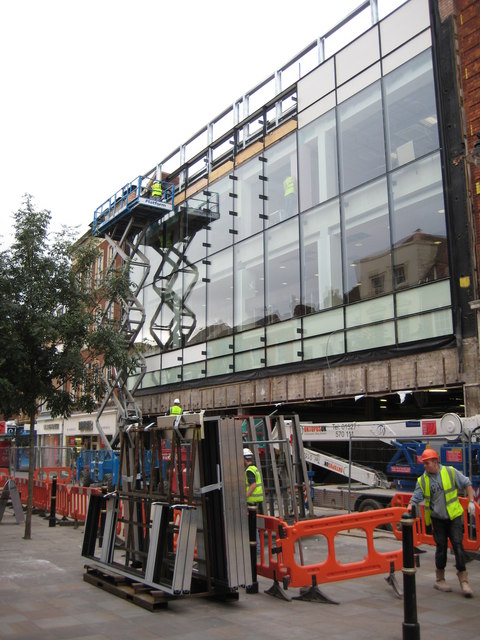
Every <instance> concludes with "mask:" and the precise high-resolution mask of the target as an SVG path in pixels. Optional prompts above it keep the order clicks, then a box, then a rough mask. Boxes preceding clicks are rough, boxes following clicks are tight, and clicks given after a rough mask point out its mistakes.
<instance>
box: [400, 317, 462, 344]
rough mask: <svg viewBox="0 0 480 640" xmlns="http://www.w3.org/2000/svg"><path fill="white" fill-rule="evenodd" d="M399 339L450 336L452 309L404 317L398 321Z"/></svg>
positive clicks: (403, 340)
mask: <svg viewBox="0 0 480 640" xmlns="http://www.w3.org/2000/svg"><path fill="white" fill-rule="evenodd" d="M397 331H398V341H399V342H400V343H402V342H414V341H415V340H426V339H427V338H436V337H437V336H448V335H450V334H451V333H452V332H453V322H452V312H451V310H450V309H445V310H443V311H437V312H433V313H424V314H423V315H418V316H412V317H410V318H404V319H403V320H399V321H398V323H397Z"/></svg>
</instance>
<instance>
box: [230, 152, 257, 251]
mask: <svg viewBox="0 0 480 640" xmlns="http://www.w3.org/2000/svg"><path fill="white" fill-rule="evenodd" d="M262 165H263V163H262V162H260V161H259V159H258V158H254V159H253V160H250V161H249V162H246V163H245V164H243V165H241V166H240V167H239V168H238V169H235V177H236V178H237V180H233V181H232V184H233V193H234V194H235V195H236V196H237V197H236V198H233V200H234V203H233V206H234V209H233V210H234V211H236V212H237V215H236V216H235V222H234V226H235V231H236V234H235V241H236V242H239V241H240V240H244V239H245V238H248V237H249V236H252V235H254V234H255V233H257V232H259V231H262V229H263V219H262V218H260V215H263V214H264V212H263V203H264V200H263V198H260V196H263V195H264V193H263V188H264V185H263V180H260V178H259V176H261V175H262V176H263V166H262Z"/></svg>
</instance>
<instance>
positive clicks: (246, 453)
mask: <svg viewBox="0 0 480 640" xmlns="http://www.w3.org/2000/svg"><path fill="white" fill-rule="evenodd" d="M243 457H244V458H253V453H252V452H251V451H250V449H246V448H245V449H244V450H243Z"/></svg>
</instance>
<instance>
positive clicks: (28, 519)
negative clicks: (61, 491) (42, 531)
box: [23, 408, 35, 540]
mask: <svg viewBox="0 0 480 640" xmlns="http://www.w3.org/2000/svg"><path fill="white" fill-rule="evenodd" d="M28 442H29V451H28V498H27V513H26V515H25V534H24V536H23V539H24V540H31V539H32V510H33V473H34V469H35V465H34V462H35V408H33V409H31V410H30V438H29V441H28Z"/></svg>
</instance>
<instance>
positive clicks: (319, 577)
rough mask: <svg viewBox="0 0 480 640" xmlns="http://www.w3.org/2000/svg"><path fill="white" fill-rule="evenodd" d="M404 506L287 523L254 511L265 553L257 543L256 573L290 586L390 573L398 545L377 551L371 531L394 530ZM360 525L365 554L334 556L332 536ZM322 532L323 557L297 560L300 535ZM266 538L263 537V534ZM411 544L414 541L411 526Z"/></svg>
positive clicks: (399, 557)
mask: <svg viewBox="0 0 480 640" xmlns="http://www.w3.org/2000/svg"><path fill="white" fill-rule="evenodd" d="M404 513H405V509H402V508H398V507H390V508H388V509H377V510H375V511H368V512H364V513H351V514H348V515H339V516H332V517H328V518H315V519H313V520H303V521H300V522H295V523H294V524H292V525H287V524H286V523H285V522H284V521H282V520H281V519H280V518H275V517H272V516H263V515H257V527H258V529H259V534H260V540H262V536H265V534H266V539H267V540H266V541H267V543H268V544H267V554H265V551H264V549H262V545H260V560H259V562H258V563H257V573H258V575H261V576H264V577H267V578H273V579H274V580H283V581H284V582H287V584H288V585H290V586H292V587H308V586H310V585H312V584H322V583H326V582H337V581H339V580H350V579H353V578H361V577H365V576H371V575H376V574H379V573H387V574H389V573H391V572H392V571H394V570H399V569H401V567H402V565H403V552H402V548H401V546H400V547H399V548H398V549H396V550H394V551H379V550H378V549H376V548H375V544H374V537H373V536H374V532H375V529H376V528H377V527H379V526H380V525H391V526H392V527H393V529H394V530H395V529H396V528H397V527H398V526H399V525H400V521H401V518H402V515H403V514H404ZM352 529H360V530H362V531H363V533H364V534H365V538H366V548H367V555H366V556H365V557H364V558H363V559H361V560H356V561H352V562H341V561H340V560H339V559H338V558H337V553H336V549H335V537H336V536H337V535H339V534H340V533H342V532H347V531H351V530H352ZM312 536H322V537H323V538H324V541H325V542H326V544H327V549H326V552H325V554H324V555H325V559H324V560H323V561H321V562H317V563H314V564H308V565H304V564H299V563H298V562H297V559H296V553H295V548H296V545H297V543H299V542H300V541H301V540H302V539H303V538H312ZM263 540H264V541H265V537H263ZM414 544H417V540H416V532H415V530H414Z"/></svg>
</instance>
